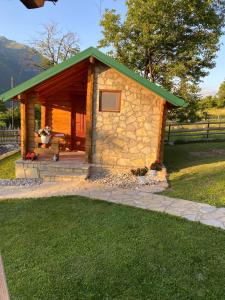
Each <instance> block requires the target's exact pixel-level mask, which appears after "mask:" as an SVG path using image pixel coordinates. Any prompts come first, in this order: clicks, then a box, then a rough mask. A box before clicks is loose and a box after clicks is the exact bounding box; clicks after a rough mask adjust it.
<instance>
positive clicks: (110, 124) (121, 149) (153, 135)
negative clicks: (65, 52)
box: [92, 63, 164, 169]
mask: <svg viewBox="0 0 225 300" xmlns="http://www.w3.org/2000/svg"><path fill="white" fill-rule="evenodd" d="M101 89H102V90H112V91H113V90H120V91H121V111H120V112H119V113H118V112H101V111H99V92H100V90H101ZM163 104H164V99H162V98H160V97H159V96H158V95H156V94H155V93H153V92H151V91H149V90H147V89H146V88H145V87H143V86H141V85H140V84H138V83H136V82H135V81H133V80H131V79H129V78H127V77H125V76H124V75H122V74H121V73H119V72H117V71H116V70H114V69H112V68H109V67H107V66H106V65H103V64H101V63H97V64H96V67H95V84H94V107H93V110H94V113H93V131H92V132H93V139H92V141H93V144H92V162H93V164H96V165H101V166H108V167H110V166H111V167H124V168H128V169H131V168H134V167H144V166H149V165H150V164H151V163H152V162H154V161H155V160H156V159H157V151H158V147H159V146H160V138H161V127H162V124H161V122H162V116H161V114H162V105H163Z"/></svg>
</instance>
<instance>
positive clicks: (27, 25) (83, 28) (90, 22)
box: [0, 0, 225, 94]
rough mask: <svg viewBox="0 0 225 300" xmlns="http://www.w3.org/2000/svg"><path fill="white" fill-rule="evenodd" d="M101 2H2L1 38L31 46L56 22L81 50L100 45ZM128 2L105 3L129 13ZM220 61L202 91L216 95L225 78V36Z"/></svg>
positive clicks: (120, 0) (8, 0)
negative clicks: (44, 26) (41, 4)
mask: <svg viewBox="0 0 225 300" xmlns="http://www.w3.org/2000/svg"><path fill="white" fill-rule="evenodd" d="M99 3H100V0H59V2H58V3H57V5H56V6H53V5H52V4H51V3H50V2H49V3H47V4H46V5H45V7H44V8H41V9H36V10H28V9H26V8H25V6H23V5H22V3H21V2H20V1H19V0H0V11H1V18H0V35H3V36H5V37H7V38H9V39H12V40H16V41H18V42H22V43H28V42H29V40H31V39H32V37H34V36H36V35H37V33H38V32H40V31H41V25H42V24H45V23H48V22H49V21H54V22H57V23H59V24H60V26H61V27H62V28H63V29H65V30H70V31H74V32H76V33H77V34H78V36H79V39H80V46H81V49H85V48H87V47H90V46H96V45H97V42H98V40H99V39H100V38H101V28H100V26H99V21H100V9H99ZM124 3H125V1H124V0H117V1H115V0H102V10H104V8H115V9H117V10H118V11H119V12H121V13H122V14H125V12H126V7H125V4H124ZM221 42H222V43H224V45H222V46H221V49H220V51H219V52H218V57H217V59H216V63H217V65H216V68H215V69H213V70H211V71H210V74H209V76H207V78H205V79H204V82H203V83H202V84H201V87H202V92H203V93H204V94H205V93H215V92H216V90H217V89H218V87H219V85H220V83H221V82H222V81H223V80H224V79H225V36H223V37H222V39H221Z"/></svg>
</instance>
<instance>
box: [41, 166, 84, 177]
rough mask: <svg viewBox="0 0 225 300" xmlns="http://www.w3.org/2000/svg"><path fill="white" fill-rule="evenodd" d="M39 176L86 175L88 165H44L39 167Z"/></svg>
mask: <svg viewBox="0 0 225 300" xmlns="http://www.w3.org/2000/svg"><path fill="white" fill-rule="evenodd" d="M39 172H40V177H41V178H42V177H43V176H47V175H49V176H54V175H62V174H63V175H71V176H72V175H86V176H87V175H88V174H89V166H88V165H81V166H76V167H75V166H69V165H68V166H67V165H66V166H57V165H56V166H52V165H46V166H41V167H39Z"/></svg>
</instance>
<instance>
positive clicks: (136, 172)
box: [131, 167, 148, 184]
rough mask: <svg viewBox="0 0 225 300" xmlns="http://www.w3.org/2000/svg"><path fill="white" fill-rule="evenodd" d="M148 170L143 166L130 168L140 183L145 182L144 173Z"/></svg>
mask: <svg viewBox="0 0 225 300" xmlns="http://www.w3.org/2000/svg"><path fill="white" fill-rule="evenodd" d="M147 172H148V168H147V167H144V168H137V169H132V170H131V173H132V174H133V175H134V176H137V179H138V181H139V183H140V184H146V178H145V175H146V174H147Z"/></svg>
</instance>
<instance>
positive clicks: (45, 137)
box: [38, 126, 51, 145]
mask: <svg viewBox="0 0 225 300" xmlns="http://www.w3.org/2000/svg"><path fill="white" fill-rule="evenodd" d="M38 135H39V136H40V137H41V142H42V144H44V145H47V144H48V143H49V141H50V139H51V128H50V127H49V126H46V127H45V128H42V129H40V130H39V131H38Z"/></svg>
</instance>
